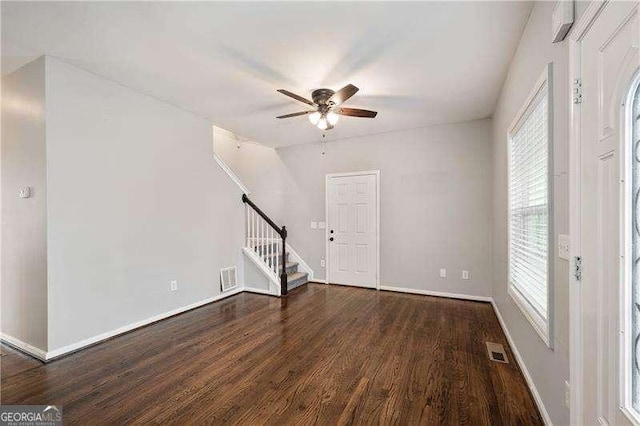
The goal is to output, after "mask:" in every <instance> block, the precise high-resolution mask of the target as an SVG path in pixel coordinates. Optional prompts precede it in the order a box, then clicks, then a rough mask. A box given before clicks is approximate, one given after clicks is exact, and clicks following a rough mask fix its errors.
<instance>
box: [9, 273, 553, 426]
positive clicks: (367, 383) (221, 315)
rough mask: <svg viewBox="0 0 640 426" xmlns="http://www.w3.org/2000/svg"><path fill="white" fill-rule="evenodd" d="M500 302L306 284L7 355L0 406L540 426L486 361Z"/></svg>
mask: <svg viewBox="0 0 640 426" xmlns="http://www.w3.org/2000/svg"><path fill="white" fill-rule="evenodd" d="M485 341H494V342H500V343H502V344H503V345H505V347H506V346H507V342H506V339H505V337H504V335H503V333H502V331H501V329H500V326H499V323H498V321H497V319H496V317H495V314H494V313H493V310H492V308H491V305H489V304H487V303H480V302H467V301H459V300H452V299H444V298H435V297H427V296H416V295H408V294H399V293H389V292H377V291H375V290H365V289H357V288H351V287H340V286H325V285H321V284H309V285H305V286H302V287H300V288H298V289H296V290H294V291H292V292H291V293H290V295H289V297H288V298H285V299H277V298H273V297H268V296H261V295H254V294H248V293H242V294H239V295H237V296H233V297H230V298H228V299H225V300H222V301H220V302H216V303H213V304H210V305H207V306H205V307H202V308H199V309H196V310H194V311H191V312H188V313H185V314H182V315H179V316H176V317H173V318H170V319H168V320H165V321H161V322H159V323H156V324H153V325H150V326H148V327H145V328H142V329H139V330H136V331H134V332H131V333H128V334H126V335H123V336H120V337H117V338H115V339H112V340H109V341H107V342H105V343H102V344H99V345H96V346H93V347H91V348H88V349H86V350H83V351H80V352H77V353H75V354H72V355H69V356H67V357H64V358H61V359H59V360H57V361H53V362H50V363H49V364H46V365H44V364H42V363H40V362H39V361H36V360H33V359H31V358H29V357H27V356H25V355H22V354H20V353H19V352H16V351H14V350H12V349H10V348H8V347H6V346H3V348H2V353H3V354H4V355H3V356H2V357H1V358H0V359H1V366H0V369H1V374H2V388H1V396H0V397H1V402H2V404H56V405H63V407H64V411H63V413H64V417H65V423H67V424H99V423H104V424H107V423H109V424H124V423H132V422H136V423H181V424H184V423H187V422H188V423H209V424H212V423H214V424H228V423H240V424H278V425H282V424H312V423H317V424H346V423H356V424H374V423H378V424H403V425H411V424H427V425H437V424H470V425H481V424H487V425H489V424H490V425H499V424H507V425H517V424H520V425H525V424H542V421H541V419H540V416H539V414H538V412H537V410H536V407H535V404H534V402H533V399H532V397H531V395H530V393H529V390H528V388H527V386H526V384H525V381H524V379H523V377H522V374H521V373H520V371H519V370H518V367H517V365H516V364H515V363H514V362H513V360H514V358H513V354H512V353H511V352H510V351H508V353H507V354H508V356H509V359H510V360H511V363H510V364H500V363H496V362H492V361H489V360H488V358H487V354H486V346H485Z"/></svg>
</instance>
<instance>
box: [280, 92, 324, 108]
mask: <svg viewBox="0 0 640 426" xmlns="http://www.w3.org/2000/svg"><path fill="white" fill-rule="evenodd" d="M278 92H280V93H282V94H283V95H285V96H288V97H290V98H293V99H295V100H296V101H300V102H304V103H305V104H307V105H311V106H315V104H314V103H313V102H311V101H310V100H309V99H305V98H303V97H302V96H298V95H296V94H295V93H291V92H290V91H288V90H284V89H278Z"/></svg>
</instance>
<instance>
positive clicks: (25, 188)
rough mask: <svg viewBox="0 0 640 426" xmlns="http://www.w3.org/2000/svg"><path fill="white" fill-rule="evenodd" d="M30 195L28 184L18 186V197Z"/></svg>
mask: <svg viewBox="0 0 640 426" xmlns="http://www.w3.org/2000/svg"><path fill="white" fill-rule="evenodd" d="M29 197H31V188H30V187H28V186H23V187H22V188H20V198H29Z"/></svg>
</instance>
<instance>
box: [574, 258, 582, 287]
mask: <svg viewBox="0 0 640 426" xmlns="http://www.w3.org/2000/svg"><path fill="white" fill-rule="evenodd" d="M573 268H574V269H573V276H574V277H575V279H576V281H582V257H580V256H576V257H575V258H574V261H573Z"/></svg>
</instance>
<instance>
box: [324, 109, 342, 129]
mask: <svg viewBox="0 0 640 426" xmlns="http://www.w3.org/2000/svg"><path fill="white" fill-rule="evenodd" d="M338 119H340V116H339V115H338V114H336V113H335V112H333V111H329V112H328V113H327V121H328V122H329V124H331V125H332V126H335V125H336V123H337V122H338Z"/></svg>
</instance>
